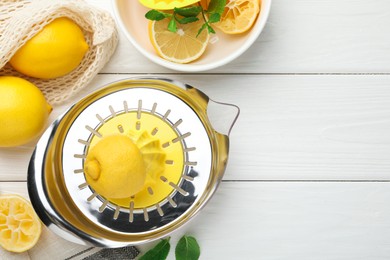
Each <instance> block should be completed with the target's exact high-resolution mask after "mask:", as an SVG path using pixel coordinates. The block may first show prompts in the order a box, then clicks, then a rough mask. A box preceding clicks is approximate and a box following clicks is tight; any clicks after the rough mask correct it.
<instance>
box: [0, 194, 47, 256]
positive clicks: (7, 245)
mask: <svg viewBox="0 0 390 260" xmlns="http://www.w3.org/2000/svg"><path fill="white" fill-rule="evenodd" d="M41 231H42V227H41V222H40V220H39V218H38V216H37V214H36V213H35V211H34V209H33V208H32V206H31V204H30V202H29V201H27V200H26V199H24V198H22V197H21V196H18V195H3V196H0V245H1V246H2V247H3V248H4V249H6V250H8V251H11V252H24V251H26V250H29V249H30V248H32V247H33V246H34V245H35V244H36V243H37V241H38V239H39V237H40V235H41Z"/></svg>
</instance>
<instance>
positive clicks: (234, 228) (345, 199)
mask: <svg viewBox="0 0 390 260" xmlns="http://www.w3.org/2000/svg"><path fill="white" fill-rule="evenodd" d="M25 189H26V185H25V183H4V182H3V183H0V192H1V193H3V192H5V191H6V192H17V193H23V194H26V192H25ZM389 200H390V183H346V182H342V183H313V182H312V183H305V182H304V183H300V182H293V183H291V182H239V183H237V182H232V183H222V185H221V186H220V188H219V189H218V190H217V192H216V194H215V196H214V197H213V198H212V199H211V201H210V202H209V204H208V205H207V206H206V207H205V208H204V210H202V211H201V212H200V214H199V215H198V216H197V217H196V218H195V219H194V220H192V221H191V222H190V223H189V224H188V225H186V226H184V227H183V228H182V229H180V230H178V231H177V232H175V233H174V234H173V235H172V239H171V244H172V249H171V254H170V257H169V258H168V259H174V247H175V244H176V242H177V241H178V239H179V238H180V237H181V236H182V235H183V234H188V235H193V236H195V237H196V238H197V240H198V241H199V244H200V247H201V251H202V253H201V259H310V260H312V259H315V260H320V259H321V260H322V259H324V260H325V259H354V260H366V259H388V258H389V257H390V246H389V241H390V221H389V219H390V207H389V206H388V204H389V203H388V201H389ZM152 245H153V244H146V245H144V246H141V247H140V248H141V249H142V250H147V249H148V248H150V247H151V246H152ZM30 255H31V254H30ZM34 255H35V256H38V255H39V254H37V253H36V252H35V254H34ZM36 259H38V258H36ZM48 259H49V258H48Z"/></svg>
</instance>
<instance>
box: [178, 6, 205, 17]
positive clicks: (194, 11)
mask: <svg viewBox="0 0 390 260" xmlns="http://www.w3.org/2000/svg"><path fill="white" fill-rule="evenodd" d="M173 11H174V12H175V13H176V14H179V15H181V16H184V17H197V16H198V15H199V14H200V12H202V7H200V6H191V7H182V8H175V9H173Z"/></svg>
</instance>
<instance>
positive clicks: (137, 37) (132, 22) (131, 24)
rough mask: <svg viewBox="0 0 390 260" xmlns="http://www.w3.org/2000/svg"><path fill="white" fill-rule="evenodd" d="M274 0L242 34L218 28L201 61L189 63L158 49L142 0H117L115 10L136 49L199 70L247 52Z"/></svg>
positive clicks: (171, 65)
mask: <svg viewBox="0 0 390 260" xmlns="http://www.w3.org/2000/svg"><path fill="white" fill-rule="evenodd" d="M271 1H272V0H261V10H260V14H259V17H258V18H257V20H256V22H255V24H254V25H253V27H252V29H251V30H249V31H248V32H246V33H244V34H238V35H227V34H225V33H223V32H221V31H219V30H216V32H217V33H216V34H215V35H211V38H210V43H209V46H207V49H206V51H205V53H204V54H203V55H202V56H201V57H200V58H199V59H198V60H196V61H194V62H191V63H188V64H178V63H174V62H170V61H167V60H165V59H163V58H161V57H160V56H158V54H157V53H156V52H155V51H154V48H153V46H152V44H151V43H150V40H149V35H148V23H149V20H147V19H146V18H145V13H146V12H147V11H148V10H149V9H148V8H146V7H144V6H142V5H141V4H140V3H139V1H138V0H114V1H113V9H114V15H115V18H116V20H117V23H118V24H119V27H120V28H121V30H122V31H123V32H124V33H125V35H126V37H127V38H128V39H129V41H130V42H131V43H132V44H133V45H134V46H135V48H136V49H137V50H138V51H139V52H141V53H142V54H143V55H144V56H145V57H147V58H148V59H149V60H151V61H153V62H155V63H157V64H159V65H161V66H164V67H166V68H169V69H173V70H178V71H184V72H197V71H206V70H211V69H215V68H217V67H220V66H223V65H225V64H227V63H229V62H231V61H232V60H234V59H236V58H237V57H239V56H240V55H241V54H243V53H244V52H245V51H246V50H247V49H248V48H249V47H250V46H251V45H252V44H253V43H254V42H255V40H256V39H257V38H258V37H259V35H260V33H261V31H262V30H263V28H264V26H265V23H266V21H267V19H268V15H269V12H270V9H271ZM214 37H217V38H214ZM214 41H215V42H214ZM213 42H214V43H213Z"/></svg>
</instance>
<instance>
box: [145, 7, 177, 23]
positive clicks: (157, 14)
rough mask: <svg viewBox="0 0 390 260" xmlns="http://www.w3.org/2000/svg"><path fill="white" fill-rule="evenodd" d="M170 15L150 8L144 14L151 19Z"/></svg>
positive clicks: (158, 19) (154, 19)
mask: <svg viewBox="0 0 390 260" xmlns="http://www.w3.org/2000/svg"><path fill="white" fill-rule="evenodd" d="M170 16H172V15H171V14H167V13H163V12H160V11H157V10H154V9H153V10H150V11H149V12H147V13H146V14H145V18H146V19H149V20H153V21H160V20H162V19H164V18H167V17H170Z"/></svg>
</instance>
